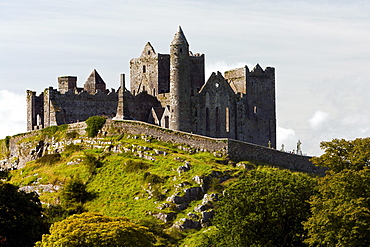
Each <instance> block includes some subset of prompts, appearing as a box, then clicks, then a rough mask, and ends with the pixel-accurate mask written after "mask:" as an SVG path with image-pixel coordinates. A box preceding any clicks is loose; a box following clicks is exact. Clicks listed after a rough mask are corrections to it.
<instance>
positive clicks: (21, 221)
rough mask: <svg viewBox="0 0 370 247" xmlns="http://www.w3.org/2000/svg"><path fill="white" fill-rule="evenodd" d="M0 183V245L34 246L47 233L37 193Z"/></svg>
mask: <svg viewBox="0 0 370 247" xmlns="http://www.w3.org/2000/svg"><path fill="white" fill-rule="evenodd" d="M18 189H19V188H18V187H17V186H14V185H11V184H8V183H4V182H2V181H0V245H1V246H8V247H13V246H14V247H15V246H25V247H27V246H33V245H34V243H35V242H36V241H38V240H39V239H41V235H42V233H43V232H46V228H45V225H44V223H43V221H42V213H41V211H42V207H41V202H40V200H39V198H38V196H37V194H36V193H26V192H24V191H19V190H18Z"/></svg>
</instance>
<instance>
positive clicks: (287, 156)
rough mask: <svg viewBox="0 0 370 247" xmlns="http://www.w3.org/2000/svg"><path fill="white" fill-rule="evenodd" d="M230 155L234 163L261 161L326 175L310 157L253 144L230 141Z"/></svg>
mask: <svg viewBox="0 0 370 247" xmlns="http://www.w3.org/2000/svg"><path fill="white" fill-rule="evenodd" d="M228 154H229V157H230V158H231V159H232V160H234V161H243V160H249V161H259V162H265V163H269V164H271V165H273V166H277V167H282V168H286V169H290V170H293V171H301V172H307V173H313V174H318V175H324V173H325V169H323V168H321V167H317V166H314V165H313V164H312V162H311V161H310V159H311V158H312V157H310V156H303V155H296V154H291V153H287V152H282V151H279V150H276V149H271V148H267V147H263V146H259V145H255V144H252V143H246V142H241V141H237V140H231V139H229V140H228Z"/></svg>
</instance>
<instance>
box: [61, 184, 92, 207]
mask: <svg viewBox="0 0 370 247" xmlns="http://www.w3.org/2000/svg"><path fill="white" fill-rule="evenodd" d="M88 198H89V193H88V192H87V191H86V185H85V184H84V183H82V181H80V180H77V179H72V180H69V181H68V182H66V184H65V185H64V187H63V189H62V190H61V192H60V202H61V205H62V207H63V208H65V209H67V210H68V211H72V212H75V213H82V212H83V211H84V210H83V206H82V205H83V203H84V202H86V201H87V199H88Z"/></svg>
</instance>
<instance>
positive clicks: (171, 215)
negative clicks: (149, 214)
mask: <svg viewBox="0 0 370 247" xmlns="http://www.w3.org/2000/svg"><path fill="white" fill-rule="evenodd" d="M153 216H154V217H156V218H158V219H160V220H161V221H163V222H164V223H167V222H169V221H172V220H173V219H174V218H175V217H176V214H175V213H173V212H170V213H167V214H165V213H158V214H153Z"/></svg>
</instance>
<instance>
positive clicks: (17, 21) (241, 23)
mask: <svg viewBox="0 0 370 247" xmlns="http://www.w3.org/2000/svg"><path fill="white" fill-rule="evenodd" d="M369 13H370V2H368V1H359V0H352V1H293V0H286V1H272V0H270V1H267V0H260V1H243V0H233V1H202V0H197V1H184V0H182V1H173V0H172V1H170V0H160V1H137V0H136V1H118V0H106V1H100V0H99V1H97V0H91V1H84V0H78V1H77V0H64V1H56V0H48V1H47V0H32V1H30V0H1V1H0V86H1V87H0V118H1V119H2V120H0V138H3V137H4V136H5V135H13V134H17V133H19V132H24V131H25V130H26V123H25V119H26V115H25V100H24V99H25V91H26V90H28V89H29V90H36V91H38V92H41V91H42V90H43V89H44V88H46V87H49V86H53V87H55V88H56V87H57V83H56V80H57V77H58V76H62V75H76V76H78V84H79V86H82V85H83V83H84V81H85V80H86V78H87V77H88V75H89V74H90V72H91V71H92V70H93V69H94V68H95V69H97V70H98V72H99V73H100V74H101V76H102V77H103V79H104V80H105V82H106V83H107V86H108V87H112V88H117V87H118V84H119V82H118V81H119V74H120V73H125V74H126V81H128V80H129V60H130V59H131V58H134V57H137V56H139V55H140V53H141V50H142V49H143V47H144V45H145V43H146V42H147V41H150V42H151V44H152V45H153V46H154V48H155V50H156V51H157V52H159V53H168V51H169V44H170V42H171V40H172V38H173V35H174V33H175V32H176V30H177V26H178V25H181V26H182V28H183V30H184V32H185V35H186V37H187V39H188V41H189V43H190V48H191V50H192V51H193V52H199V53H205V55H206V69H207V74H208V75H209V74H210V72H211V71H216V70H220V71H221V72H223V71H224V70H225V69H231V68H234V67H240V66H243V65H248V66H249V67H253V66H255V64H256V63H259V64H260V65H261V66H262V67H266V66H273V67H275V69H276V88H277V118H278V125H279V128H278V133H279V134H278V140H279V143H278V145H279V146H280V145H281V144H282V143H284V144H285V147H286V148H287V149H289V150H292V149H294V148H295V143H296V142H297V140H298V139H300V140H301V141H302V143H303V145H302V148H303V151H304V152H306V153H308V154H311V155H318V154H320V150H319V143H320V141H322V140H331V139H333V138H346V139H353V138H356V137H367V136H370V127H369V126H370V106H369V98H370V69H369V68H370V14H369Z"/></svg>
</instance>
